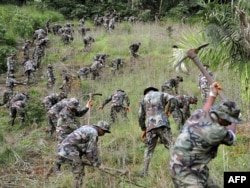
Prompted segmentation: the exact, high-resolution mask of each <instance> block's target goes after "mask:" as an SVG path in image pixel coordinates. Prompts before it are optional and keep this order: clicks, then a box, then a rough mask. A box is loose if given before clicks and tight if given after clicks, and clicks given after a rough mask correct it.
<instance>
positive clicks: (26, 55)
mask: <svg viewBox="0 0 250 188" xmlns="http://www.w3.org/2000/svg"><path fill="white" fill-rule="evenodd" d="M30 44H31V42H30V41H29V40H26V41H25V43H24V45H23V47H22V50H23V63H24V62H25V61H28V60H29V59H30V55H29V54H30Z"/></svg>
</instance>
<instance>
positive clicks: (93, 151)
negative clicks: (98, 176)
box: [86, 135, 101, 167]
mask: <svg viewBox="0 0 250 188" xmlns="http://www.w3.org/2000/svg"><path fill="white" fill-rule="evenodd" d="M97 141H98V136H97V135H96V136H92V138H91V139H90V140H89V143H88V146H87V150H86V158H87V159H88V160H89V162H90V163H91V164H92V165H93V166H96V167H99V166H100V165H101V162H100V161H99V155H98V147H97Z"/></svg>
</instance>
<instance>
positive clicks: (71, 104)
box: [68, 98, 79, 109]
mask: <svg viewBox="0 0 250 188" xmlns="http://www.w3.org/2000/svg"><path fill="white" fill-rule="evenodd" d="M78 105H79V100H78V99H77V98H72V99H70V100H69V103H68V107H69V108H73V109H74V108H77V106H78Z"/></svg>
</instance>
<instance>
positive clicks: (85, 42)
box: [83, 36, 95, 51]
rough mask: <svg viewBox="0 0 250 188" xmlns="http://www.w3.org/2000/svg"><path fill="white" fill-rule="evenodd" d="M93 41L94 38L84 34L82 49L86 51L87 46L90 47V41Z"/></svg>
mask: <svg viewBox="0 0 250 188" xmlns="http://www.w3.org/2000/svg"><path fill="white" fill-rule="evenodd" d="M93 42H95V39H94V38H93V37H91V36H85V37H84V38H83V43H84V50H85V51H88V48H90V47H91V45H92V43H93Z"/></svg>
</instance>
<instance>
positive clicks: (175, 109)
mask: <svg viewBox="0 0 250 188" xmlns="http://www.w3.org/2000/svg"><path fill="white" fill-rule="evenodd" d="M179 100H180V99H179V98H177V97H175V98H173V99H171V100H170V108H169V112H170V113H171V115H172V117H173V119H174V121H175V124H176V125H177V130H180V129H181V128H182V127H183V125H184V122H185V121H184V117H183V113H182V111H181V109H180V104H179Z"/></svg>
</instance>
